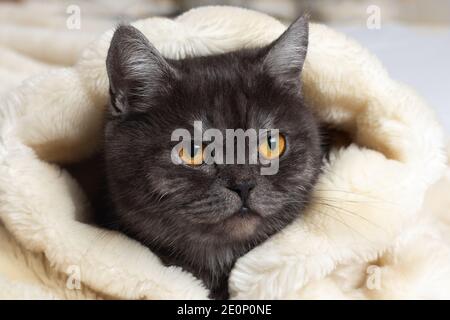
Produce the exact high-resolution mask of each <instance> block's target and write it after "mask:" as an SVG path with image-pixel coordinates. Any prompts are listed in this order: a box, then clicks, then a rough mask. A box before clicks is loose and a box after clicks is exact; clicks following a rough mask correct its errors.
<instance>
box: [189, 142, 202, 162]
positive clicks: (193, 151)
mask: <svg viewBox="0 0 450 320" xmlns="http://www.w3.org/2000/svg"><path fill="white" fill-rule="evenodd" d="M199 150H200V146H199V145H196V144H195V143H191V149H190V151H189V155H190V156H191V158H194V157H195V156H196V155H197V153H198V151H199Z"/></svg>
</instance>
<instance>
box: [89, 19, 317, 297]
mask: <svg viewBox="0 0 450 320" xmlns="http://www.w3.org/2000/svg"><path fill="white" fill-rule="evenodd" d="M307 42H308V21H307V19H305V18H304V17H300V18H299V19H297V20H296V21H295V22H294V23H292V25H291V26H290V27H289V28H288V29H287V30H286V31H285V33H283V34H282V35H281V37H280V38H279V39H277V40H275V41H274V43H271V44H269V46H265V47H261V48H254V49H247V50H237V51H232V52H227V53H223V54H220V55H209V56H203V57H194V58H189V59H180V60H169V59H164V57H162V56H161V55H160V53H159V52H158V51H157V50H156V48H154V46H153V45H152V44H151V43H150V42H149V41H148V39H147V38H146V37H145V36H144V35H143V34H142V33H141V32H140V31H139V30H137V29H136V28H133V27H132V26H120V27H119V28H118V29H117V30H116V31H115V33H114V36H113V38H112V40H111V45H110V48H109V51H108V56H107V59H106V65H107V71H108V78H109V83H110V92H111V98H110V101H111V102H110V105H109V108H108V112H107V114H108V116H107V117H106V124H105V139H104V143H103V150H104V155H105V175H106V181H107V183H106V185H107V188H105V189H108V191H107V192H105V193H107V194H108V197H106V198H107V199H108V200H109V201H108V203H110V206H109V208H105V209H103V210H101V209H100V210H96V211H97V213H96V214H95V215H96V216H99V217H101V218H102V220H103V221H104V224H103V226H106V227H109V228H113V229H115V230H117V231H121V232H123V233H125V234H126V235H128V236H130V237H131V238H133V239H136V240H138V241H140V242H141V243H143V244H144V245H146V246H148V247H149V248H150V249H151V250H152V252H154V253H156V254H157V255H158V256H159V257H160V258H161V259H162V261H163V262H165V263H166V264H167V265H176V266H181V267H182V268H183V269H184V270H187V271H189V272H191V273H193V274H194V275H195V276H196V277H198V278H199V279H201V280H202V281H203V282H204V283H205V285H206V287H207V288H208V289H210V290H211V297H214V298H221V299H225V298H227V297H228V277H229V273H230V271H231V269H232V267H233V265H234V263H235V262H236V260H237V259H238V258H239V257H241V256H243V255H244V254H245V253H247V252H248V251H250V250H251V249H253V248H254V247H256V246H257V245H258V244H260V243H261V242H263V241H265V240H266V239H267V238H269V237H270V236H271V235H273V234H275V233H276V232H279V231H280V230H282V229H283V228H284V227H286V226H287V225H288V224H290V223H291V222H292V221H294V219H295V218H297V217H298V216H299V215H300V214H301V213H302V211H303V209H304V208H305V207H306V205H307V203H308V202H309V200H310V198H311V194H312V191H313V187H314V183H315V182H316V181H317V177H318V175H319V173H320V168H321V165H322V152H321V151H322V148H321V139H320V128H319V124H318V122H317V121H316V120H315V118H314V116H313V114H312V110H310V108H308V107H307V106H306V105H305V103H304V102H303V99H302V97H301V90H300V88H301V85H300V79H301V77H300V74H301V70H302V67H303V64H304V61H305V57H306V49H307ZM194 121H201V123H202V128H201V130H203V131H205V130H208V129H215V130H220V131H219V132H220V133H221V135H222V137H226V136H227V132H226V130H228V129H231V130H241V131H242V132H244V130H248V129H250V130H249V131H248V132H250V133H251V132H255V131H257V130H258V131H259V130H262V129H267V130H269V129H271V128H274V129H275V128H276V129H278V130H279V131H280V132H279V133H280V136H279V139H284V141H285V142H286V143H285V145H286V148H285V149H286V150H284V152H283V153H282V154H281V155H280V157H279V158H278V159H275V161H272V162H271V163H270V165H275V164H276V165H278V164H279V167H277V172H274V174H270V175H263V174H262V173H261V171H263V169H269V168H268V167H269V163H267V162H268V161H266V162H265V163H264V164H263V163H261V161H259V162H258V161H255V162H257V163H250V161H249V157H251V156H254V155H258V147H255V146H253V147H255V148H254V149H253V148H252V146H250V145H249V144H250V143H249V141H247V143H245V141H244V143H242V145H241V146H243V147H244V148H245V149H246V150H248V151H249V152H246V150H244V152H242V153H244V154H243V157H240V159H239V160H242V162H241V163H240V164H237V163H236V162H237V161H236V160H237V155H236V154H237V153H238V152H239V151H240V150H239V146H237V147H236V148H235V149H234V150H233V151H230V150H228V149H229V148H228V147H227V146H226V145H227V144H228V146H230V144H229V142H230V141H231V142H232V144H233V146H234V139H233V138H229V140H227V141H220V142H219V143H223V144H224V145H222V146H221V148H220V147H218V148H217V154H216V155H218V154H219V153H220V155H223V157H225V158H229V160H233V162H234V163H233V164H230V163H227V164H223V162H222V161H221V159H217V160H218V162H219V163H215V164H213V163H209V164H206V163H204V162H203V160H204V159H203V158H204V156H203V155H206V156H205V157H206V158H207V159H205V160H208V162H209V160H212V159H213V156H212V155H208V154H209V151H208V150H203V148H202V147H201V145H204V146H205V149H206V148H209V147H214V145H212V144H208V141H206V139H205V140H204V141H203V143H201V141H199V140H198V139H197V141H194V142H193V143H192V144H193V145H194V146H195V145H196V146H197V149H196V150H197V155H198V154H200V156H201V160H202V161H201V162H200V163H199V164H198V165H191V164H186V163H184V162H183V161H182V160H181V158H180V157H179V155H177V154H175V156H177V158H176V159H177V160H181V163H180V165H176V164H174V160H173V156H174V155H173V154H172V150H173V148H178V147H177V144H176V142H172V134H173V133H174V132H175V131H176V130H177V129H178V130H180V128H184V129H185V130H188V132H189V133H190V134H194V132H193V131H194V129H193V126H194ZM252 129H253V131H252ZM199 133H200V132H199ZM259 133H260V134H263V132H261V131H260V132H259ZM269 136H270V134H269ZM254 138H255V140H257V137H256V134H255V137H254ZM215 139H217V138H215ZM232 139H233V140H232ZM275 139H276V138H275ZM200 140H201V138H200ZM249 140H250V139H249ZM259 140H260V141H259V143H260V144H261V146H262V147H264V138H263V137H261V139H259ZM265 141H267V136H265ZM189 142H190V144H189V150H191V148H192V146H191V140H190V141H189ZM215 142H216V143H217V142H218V141H215ZM181 143H182V142H181ZM236 144H237V145H239V143H238V142H237V143H236ZM219 148H220V152H219ZM185 149H187V148H181V152H185ZM178 152H180V151H178ZM189 152H190V151H187V152H186V154H187V155H189ZM246 160H247V161H246ZM253 160H255V159H253ZM256 160H258V159H256ZM259 160H261V158H260V159H259ZM262 160H263V161H264V159H262ZM263 172H264V171H263ZM101 202H106V201H105V200H102V201H101ZM99 207H101V206H99Z"/></svg>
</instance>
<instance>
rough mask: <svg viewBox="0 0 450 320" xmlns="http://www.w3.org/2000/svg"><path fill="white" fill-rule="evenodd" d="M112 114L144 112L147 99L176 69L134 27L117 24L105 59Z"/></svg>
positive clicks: (161, 86) (166, 81) (158, 89)
mask: <svg viewBox="0 0 450 320" xmlns="http://www.w3.org/2000/svg"><path fill="white" fill-rule="evenodd" d="M106 69H107V73H108V78H109V90H110V97H111V113H112V114H113V115H118V114H123V113H126V112H129V111H143V110H145V108H146V107H147V103H148V101H149V99H151V98H152V97H153V96H154V95H155V94H156V93H157V92H159V91H160V90H163V88H164V87H165V86H166V85H167V83H168V82H169V81H170V80H171V79H172V78H173V77H174V76H175V70H174V69H173V68H172V67H171V66H170V65H169V64H168V62H167V61H166V60H165V59H164V58H163V57H162V55H161V54H160V53H159V52H158V50H157V49H156V48H155V47H154V46H153V45H152V44H151V43H150V42H149V41H148V39H147V38H146V37H145V36H144V35H143V34H142V33H141V32H140V31H139V30H138V29H136V28H134V27H132V26H130V25H121V26H119V27H118V28H117V29H116V31H115V33H114V35H113V37H112V39H111V44H110V47H109V50H108V56H107V58H106Z"/></svg>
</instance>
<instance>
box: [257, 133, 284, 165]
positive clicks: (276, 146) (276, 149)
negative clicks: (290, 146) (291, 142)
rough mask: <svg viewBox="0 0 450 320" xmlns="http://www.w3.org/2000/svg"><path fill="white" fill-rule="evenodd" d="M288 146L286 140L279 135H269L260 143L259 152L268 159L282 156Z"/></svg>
mask: <svg viewBox="0 0 450 320" xmlns="http://www.w3.org/2000/svg"><path fill="white" fill-rule="evenodd" d="M285 148H286V140H285V139H284V137H283V136H282V135H281V134H279V135H267V137H266V138H264V139H263V141H262V143H261V144H260V145H259V153H260V154H261V155H262V156H263V157H264V158H266V159H268V160H273V159H276V158H278V157H279V156H281V155H282V154H283V152H284V150H285Z"/></svg>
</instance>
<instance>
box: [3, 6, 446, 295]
mask: <svg viewBox="0 0 450 320" xmlns="http://www.w3.org/2000/svg"><path fill="white" fill-rule="evenodd" d="M133 25H134V26H135V27H137V28H138V29H139V30H141V31H142V32H143V33H144V34H145V35H146V36H147V37H148V38H149V39H150V41H151V42H152V43H153V44H154V45H155V46H156V47H157V48H158V49H159V50H160V52H161V53H162V54H163V55H164V56H166V57H169V58H183V57H186V56H194V55H207V54H214V53H221V52H226V51H230V50H233V49H236V48H242V47H254V46H260V45H263V44H267V43H269V42H271V41H273V40H274V39H276V38H277V37H278V36H279V35H280V34H281V33H282V32H283V31H284V30H285V26H284V25H283V24H281V23H280V22H278V21H277V20H275V19H273V18H271V17H269V16H266V15H263V14H260V13H257V12H253V11H248V10H244V9H238V8H231V7H204V8H199V9H194V10H191V11H188V12H187V13H185V14H183V15H181V16H179V17H177V18H175V19H173V20H171V19H167V18H157V17H156V18H150V19H145V20H141V21H137V22H135V23H134V24H133ZM112 34H113V31H112V30H111V31H108V32H106V33H105V34H104V35H103V36H101V37H100V38H99V39H98V40H97V41H95V42H93V43H91V44H90V45H89V46H88V47H87V48H86V49H84V51H83V52H82V55H81V57H80V58H79V61H78V62H77V63H76V64H75V65H74V66H69V67H64V68H61V67H58V68H56V67H52V68H50V67H48V66H46V65H43V64H41V63H37V62H32V61H29V60H27V59H26V58H25V57H23V56H18V55H17V54H15V53H13V52H12V51H11V52H9V53H6V52H7V51H3V52H5V53H4V54H3V57H7V58H6V59H2V66H8V65H9V66H15V68H16V69H15V70H12V71H10V74H14V75H17V77H18V78H17V79H21V73H20V70H17V64H20V65H21V66H23V67H24V70H26V72H27V73H35V72H36V73H38V75H37V76H34V77H31V78H29V79H27V80H26V81H24V82H23V83H22V84H21V85H20V86H19V87H17V88H15V89H14V90H9V89H8V90H4V91H11V92H8V93H7V94H4V95H3V96H1V100H0V297H1V298H50V299H51V298H57V299H58V298H127V299H170V298H181V299H205V298H206V297H207V295H208V292H207V290H206V289H205V287H204V286H203V284H202V283H201V282H200V281H199V280H197V279H195V278H194V277H193V276H192V275H191V274H189V273H187V272H185V271H183V270H181V269H180V268H178V267H166V266H164V265H163V264H162V263H161V262H160V260H159V259H158V258H157V256H155V255H154V254H153V253H152V252H150V251H149V250H148V249H147V248H146V247H144V246H142V245H140V244H139V243H137V242H136V241H134V240H132V239H129V238H127V237H125V236H124V235H122V234H120V233H117V232H112V231H108V230H103V229H100V228H97V227H95V226H93V225H92V224H90V223H89V221H90V216H91V215H92V211H91V208H90V205H89V201H88V195H89V190H88V189H86V188H82V187H81V184H80V179H75V178H74V177H75V175H72V174H71V173H70V172H74V171H73V170H71V171H69V170H67V168H68V167H73V166H76V165H77V164H79V163H84V166H79V167H78V171H84V173H85V175H88V176H89V172H88V171H86V170H87V169H89V167H90V168H91V169H92V167H93V166H95V163H93V160H92V156H93V155H95V153H96V152H97V151H98V150H99V147H100V146H99V144H100V141H101V139H100V136H101V132H102V124H103V116H104V112H105V105H106V104H107V101H108V79H107V75H106V68H105V57H106V53H107V50H108V46H109V41H110V39H111V36H112ZM5 50H6V49H5ZM1 52H2V51H0V53H1ZM22 62H23V63H22ZM25 63H28V65H25ZM0 78H1V77H0ZM3 79H4V78H3ZM20 81H21V80H20ZM303 81H304V88H303V90H304V94H305V97H306V99H307V101H308V103H309V104H310V105H311V106H312V107H313V108H314V112H315V113H316V114H317V116H318V117H319V118H320V119H321V120H322V121H323V122H325V123H328V124H330V125H332V126H333V127H334V128H337V129H339V130H342V131H344V132H346V133H347V134H348V135H349V136H350V137H351V140H352V143H351V144H349V145H347V146H341V147H336V148H334V149H333V150H332V152H331V155H330V159H329V160H328V161H326V162H325V163H324V173H323V174H322V176H321V177H320V179H319V182H318V184H317V186H316V188H315V191H314V199H313V201H312V203H311V204H310V205H309V206H308V208H307V210H306V212H304V214H302V215H301V216H300V217H299V218H298V219H297V220H296V221H295V222H294V223H292V224H291V225H289V226H288V227H287V228H286V229H285V230H283V231H282V232H280V233H279V234H276V235H275V236H273V237H272V238H270V239H269V240H268V241H266V242H265V243H263V244H262V245H260V246H258V247H256V248H255V249H253V250H252V251H250V252H249V253H248V254H246V255H245V256H243V257H242V258H240V259H239V260H238V262H237V263H236V266H235V268H234V270H233V271H232V274H231V276H230V280H229V283H230V290H231V297H232V298H234V299H244V298H270V299H271V298H288V299H298V298H344V299H346V298H351V299H355V298H356V299H379V298H450V238H449V234H450V233H449V229H450V213H449V212H448V208H450V202H449V199H448V197H447V196H446V195H447V194H448V192H449V191H450V171H449V169H448V167H447V165H446V159H447V155H446V154H445V149H444V137H443V133H442V131H441V128H440V126H439V124H438V123H437V121H436V119H435V117H434V115H433V112H432V111H431V110H430V108H429V107H427V105H426V104H425V103H424V102H423V101H422V100H421V99H420V98H419V97H418V96H417V95H416V94H415V93H414V92H413V91H411V90H410V89H409V88H407V87H406V86H404V85H402V84H400V83H398V82H396V81H394V80H392V79H391V78H390V77H389V75H388V74H387V72H386V71H385V70H384V69H383V67H382V66H381V65H380V63H379V62H378V60H377V59H376V58H375V57H374V56H372V55H371V54H370V53H369V52H367V51H366V50H365V49H363V48H362V47H361V46H359V45H358V44H357V43H355V42H354V41H352V40H350V39H348V38H347V37H345V36H344V35H342V34H339V33H337V32H335V31H333V30H331V29H329V28H327V27H325V26H323V25H318V24H311V26H310V47H309V51H308V55H307V60H306V64H305V68H304V72H303ZM88 159H91V160H89V161H87V160H88ZM94 159H95V158H94ZM86 161H87V162H86Z"/></svg>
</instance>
